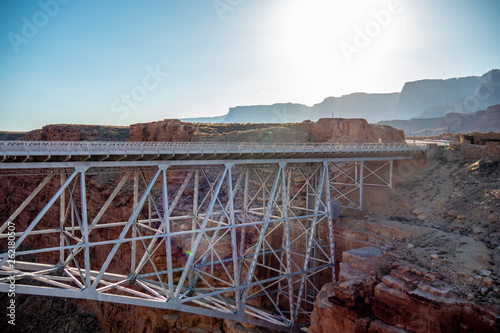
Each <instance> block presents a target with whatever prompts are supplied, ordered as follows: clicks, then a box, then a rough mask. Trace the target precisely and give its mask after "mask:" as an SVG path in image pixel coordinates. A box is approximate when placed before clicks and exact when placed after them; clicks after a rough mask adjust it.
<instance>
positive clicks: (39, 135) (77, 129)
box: [18, 124, 128, 141]
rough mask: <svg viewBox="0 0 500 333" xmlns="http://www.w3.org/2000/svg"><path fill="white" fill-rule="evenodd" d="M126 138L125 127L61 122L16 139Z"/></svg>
mask: <svg viewBox="0 0 500 333" xmlns="http://www.w3.org/2000/svg"><path fill="white" fill-rule="evenodd" d="M127 138H128V128H127V127H112V126H96V125H68V124H62V125H47V126H44V127H42V128H41V129H37V130H34V131H31V132H28V133H26V134H25V135H24V136H21V137H19V138H18V139H19V140H26V141H96V140H99V141H108V140H115V141H119V140H126V139H127Z"/></svg>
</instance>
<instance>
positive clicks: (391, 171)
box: [389, 160, 394, 188]
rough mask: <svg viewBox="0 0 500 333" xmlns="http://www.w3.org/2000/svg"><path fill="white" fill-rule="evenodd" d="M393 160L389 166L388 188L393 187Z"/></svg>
mask: <svg viewBox="0 0 500 333" xmlns="http://www.w3.org/2000/svg"><path fill="white" fill-rule="evenodd" d="M393 174H394V160H391V162H390V165H389V187H390V188H392V187H393Z"/></svg>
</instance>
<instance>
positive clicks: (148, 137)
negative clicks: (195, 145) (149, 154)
mask: <svg viewBox="0 0 500 333" xmlns="http://www.w3.org/2000/svg"><path fill="white" fill-rule="evenodd" d="M195 129H196V128H195V126H194V125H193V124H191V123H183V122H182V121H180V120H178V119H165V120H162V121H155V122H151V123H139V124H133V125H130V141H164V142H190V141H193V137H194V135H193V133H194V131H195Z"/></svg>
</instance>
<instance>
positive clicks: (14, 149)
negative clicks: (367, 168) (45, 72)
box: [0, 141, 428, 156]
mask: <svg viewBox="0 0 500 333" xmlns="http://www.w3.org/2000/svg"><path fill="white" fill-rule="evenodd" d="M426 150H428V145H427V144H408V143H250V142H234V143H233V142H231V143H229V142H153V141H144V142H135V141H0V153H1V154H2V155H4V156H5V155H9V156H22V155H68V154H69V155H85V154H89V155H91V154H97V155H102V154H137V153H141V154H154V153H157V154H168V153H188V154H189V153H201V154H207V153H215V154H218V153H301V152H303V153H319V152H383V151H426Z"/></svg>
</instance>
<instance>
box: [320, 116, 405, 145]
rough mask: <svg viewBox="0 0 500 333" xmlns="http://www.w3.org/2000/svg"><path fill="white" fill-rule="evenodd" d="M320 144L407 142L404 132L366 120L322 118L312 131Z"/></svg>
mask: <svg viewBox="0 0 500 333" xmlns="http://www.w3.org/2000/svg"><path fill="white" fill-rule="evenodd" d="M312 134H313V136H314V138H315V139H316V141H318V142H373V143H377V142H383V143H392V142H405V136H404V134H403V132H402V131H399V130H397V129H395V128H393V127H390V126H386V125H373V124H369V123H368V122H367V121H366V120H365V119H342V118H321V119H320V120H318V121H317V122H316V123H315V124H314V127H313V129H312Z"/></svg>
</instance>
